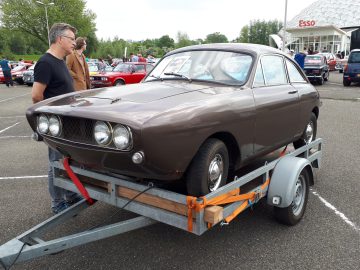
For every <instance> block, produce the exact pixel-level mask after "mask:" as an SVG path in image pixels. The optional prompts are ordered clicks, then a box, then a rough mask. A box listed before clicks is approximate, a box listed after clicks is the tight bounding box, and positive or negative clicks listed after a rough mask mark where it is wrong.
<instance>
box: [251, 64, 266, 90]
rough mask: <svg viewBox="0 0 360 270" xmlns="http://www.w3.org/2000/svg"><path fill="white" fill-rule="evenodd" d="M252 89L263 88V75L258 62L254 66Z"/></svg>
mask: <svg viewBox="0 0 360 270" xmlns="http://www.w3.org/2000/svg"><path fill="white" fill-rule="evenodd" d="M253 86H254V87H261V86H265V80H264V74H263V71H262V66H261V61H260V60H259V61H258V63H257V66H256V73H255V78H254V84H253Z"/></svg>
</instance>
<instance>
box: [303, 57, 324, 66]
mask: <svg viewBox="0 0 360 270" xmlns="http://www.w3.org/2000/svg"><path fill="white" fill-rule="evenodd" d="M305 64H321V56H306V57H305Z"/></svg>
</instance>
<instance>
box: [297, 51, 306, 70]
mask: <svg viewBox="0 0 360 270" xmlns="http://www.w3.org/2000/svg"><path fill="white" fill-rule="evenodd" d="M305 57H306V54H305V53H303V52H299V53H297V54H295V57H294V60H295V61H296V62H297V63H298V65H299V66H300V67H301V68H302V69H304V64H305Z"/></svg>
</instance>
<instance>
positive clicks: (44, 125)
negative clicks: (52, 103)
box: [37, 114, 49, 134]
mask: <svg viewBox="0 0 360 270" xmlns="http://www.w3.org/2000/svg"><path fill="white" fill-rule="evenodd" d="M37 130H38V131H39V133H41V134H47V133H48V132H49V118H48V117H47V116H46V115H45V114H40V115H39V116H38V126H37Z"/></svg>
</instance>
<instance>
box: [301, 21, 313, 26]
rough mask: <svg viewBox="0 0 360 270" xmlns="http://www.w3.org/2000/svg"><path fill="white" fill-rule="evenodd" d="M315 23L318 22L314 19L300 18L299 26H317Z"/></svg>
mask: <svg viewBox="0 0 360 270" xmlns="http://www.w3.org/2000/svg"><path fill="white" fill-rule="evenodd" d="M315 24H316V22H315V21H314V20H311V21H304V20H300V21H299V27H307V26H315Z"/></svg>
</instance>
